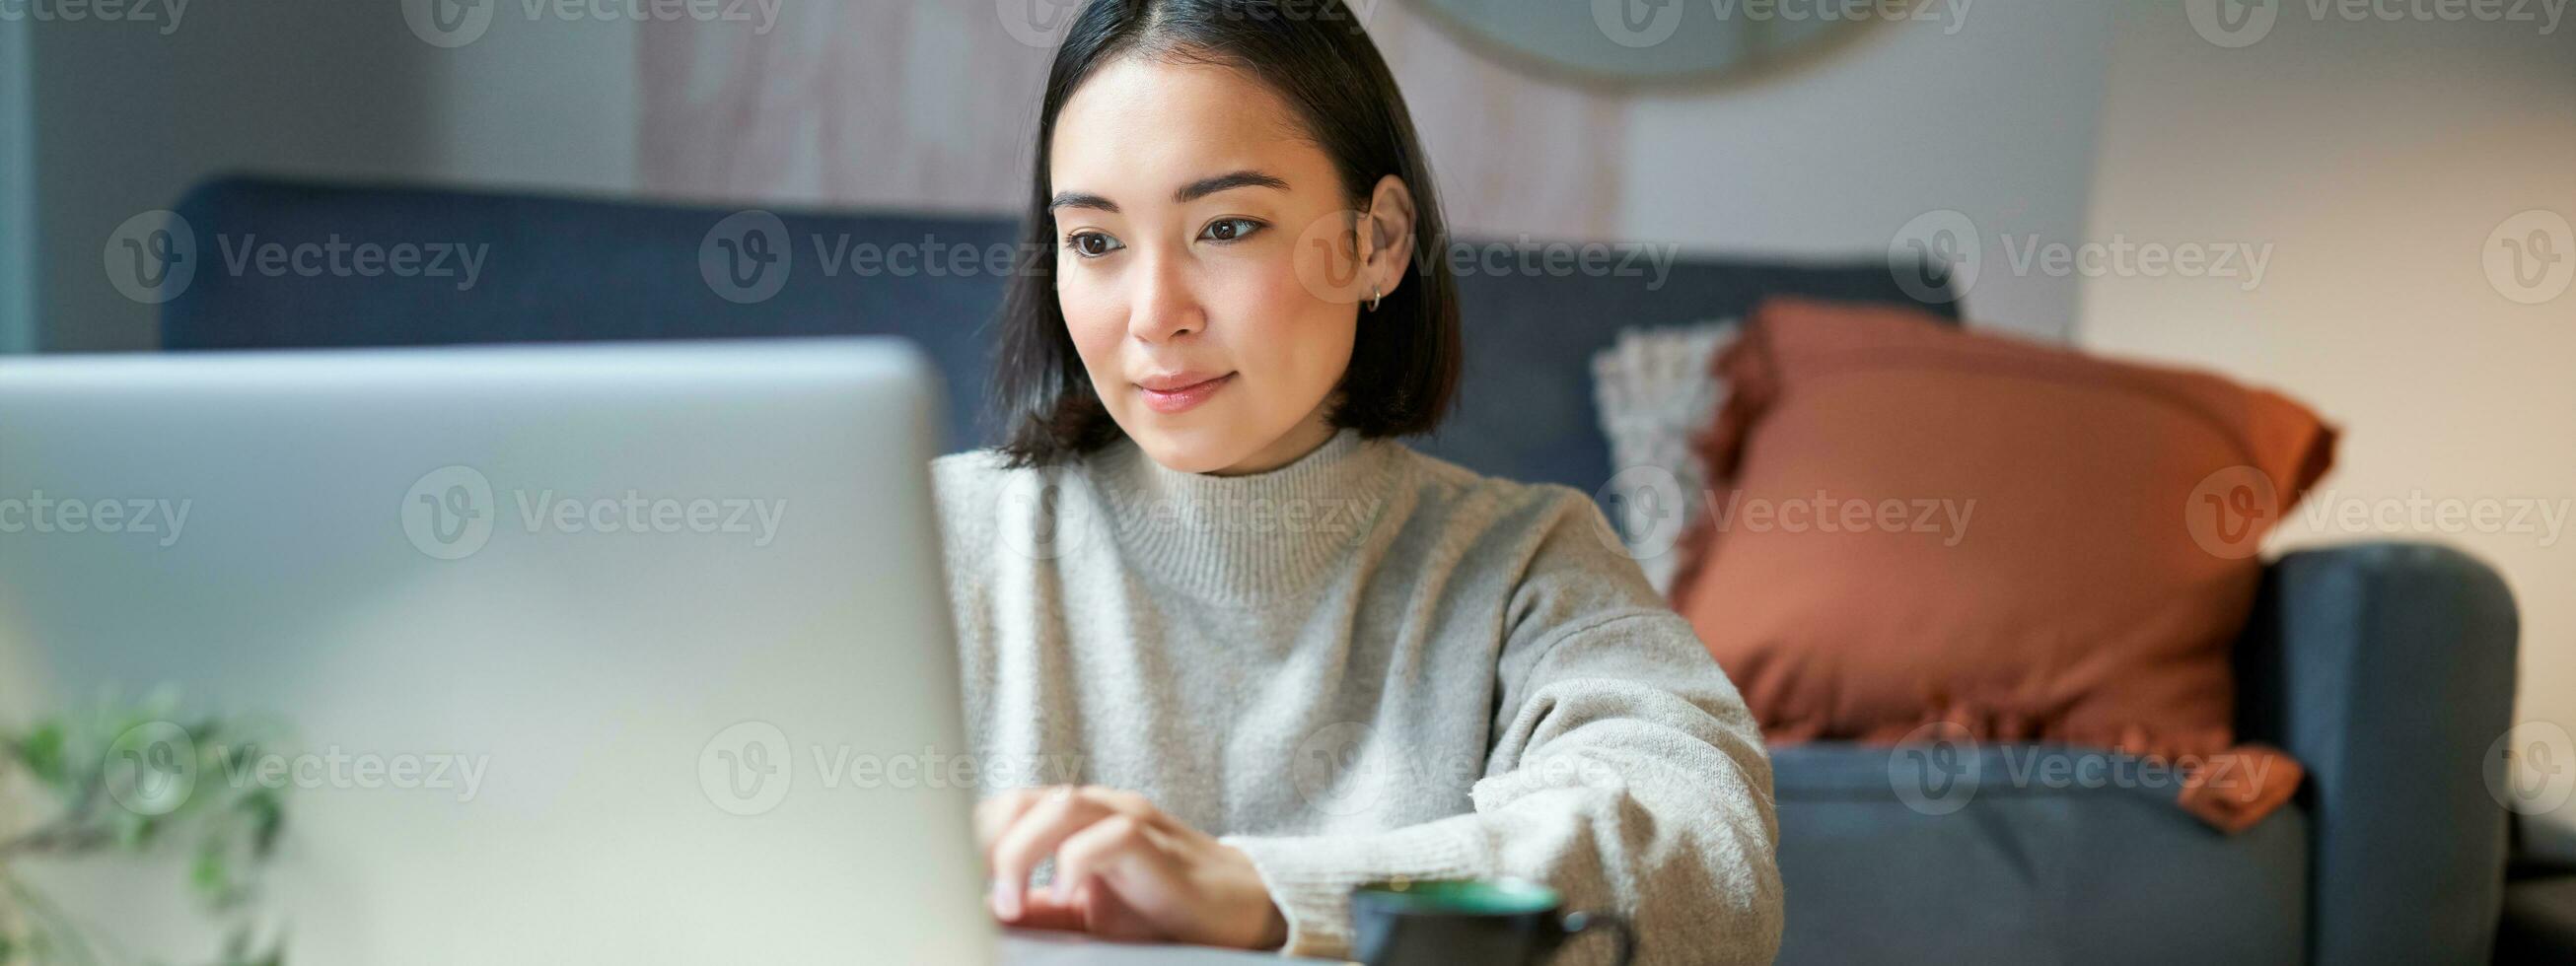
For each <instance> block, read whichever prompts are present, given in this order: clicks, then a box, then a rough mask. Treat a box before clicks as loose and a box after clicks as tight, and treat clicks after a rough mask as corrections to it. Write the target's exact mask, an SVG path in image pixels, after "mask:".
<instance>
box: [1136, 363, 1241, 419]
mask: <svg viewBox="0 0 2576 966" xmlns="http://www.w3.org/2000/svg"><path fill="white" fill-rule="evenodd" d="M1234 375H1235V374H1234V373H1231V372H1229V373H1225V374H1223V375H1210V374H1207V373H1197V372H1176V373H1171V374H1169V375H1160V376H1153V377H1150V378H1145V379H1139V380H1137V381H1136V391H1137V392H1138V393H1140V394H1142V395H1143V396H1144V397H1145V406H1146V407H1147V408H1149V409H1152V410H1153V411H1155V412H1158V413H1162V414H1163V415H1166V416H1171V415H1176V414H1179V413H1185V412H1188V411H1190V410H1192V409H1196V408H1198V405H1199V404H1200V403H1203V402H1206V401H1207V400H1208V397H1210V396H1214V395H1216V394H1217V392H1218V391H1219V390H1222V389H1224V388H1225V387H1227V386H1229V385H1233V384H1234Z"/></svg>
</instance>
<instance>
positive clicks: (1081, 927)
mask: <svg viewBox="0 0 2576 966" xmlns="http://www.w3.org/2000/svg"><path fill="white" fill-rule="evenodd" d="M1005 921H1006V922H1008V923H1010V924H1011V925H1013V926H1016V927H1019V928H1022V929H1063V930H1069V931H1072V932H1088V931H1089V930H1090V928H1091V924H1090V921H1089V917H1088V915H1087V914H1086V913H1085V912H1084V911H1083V907H1082V905H1081V904H1080V903H1073V902H1058V901H1056V900H1055V899H1053V898H1051V897H1048V896H1044V895H1039V894H1031V895H1030V896H1029V898H1028V902H1027V903H1026V904H1025V905H1024V906H1023V907H1022V908H1021V909H1020V914H1019V916H1018V917H1016V918H1012V919H1008V920H1005Z"/></svg>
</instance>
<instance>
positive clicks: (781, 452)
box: [0, 340, 996, 966]
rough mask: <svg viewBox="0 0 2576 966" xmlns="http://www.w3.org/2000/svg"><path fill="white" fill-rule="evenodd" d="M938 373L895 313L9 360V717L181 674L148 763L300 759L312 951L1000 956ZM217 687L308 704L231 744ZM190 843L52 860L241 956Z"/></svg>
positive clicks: (277, 894) (170, 937)
mask: <svg viewBox="0 0 2576 966" xmlns="http://www.w3.org/2000/svg"><path fill="white" fill-rule="evenodd" d="M929 373H930V370H929V368H928V367H927V366H926V365H925V363H924V362H923V361H922V359H921V358H920V357H919V356H918V355H917V354H916V353H915V352H914V351H912V350H911V349H910V348H908V347H907V346H904V345H902V344H900V343H895V342H890V341H875V340H828V341H771V342H760V343H744V344H735V343H698V344H675V345H643V344H638V345H623V346H615V347H531V348H459V349H422V350H382V351H329V352H298V353H244V354H218V355H134V356H115V357H89V358H81V357H62V358H36V359H18V360H7V361H0V720H5V721H6V722H7V723H8V724H11V725H22V724H24V723H25V721H26V720H27V719H28V718H29V717H31V716H33V715H37V714H43V713H47V712H51V711H55V710H59V709H64V708H67V707H73V708H77V707H92V706H95V702H98V701H100V700H101V699H102V696H103V695H105V694H108V693H110V692H114V693H118V694H121V695H122V696H123V697H125V698H127V699H133V698H139V697H142V696H144V695H146V694H148V693H150V692H152V691H153V690H154V689H156V688H162V687H165V686H166V687H168V688H170V689H172V691H171V693H174V694H176V695H178V700H179V701H180V702H181V707H182V708H184V709H185V710H184V712H182V713H176V714H173V715H171V716H170V718H169V719H168V720H157V719H156V721H155V722H154V723H149V724H146V725H145V726H143V727H141V728H138V729H132V730H125V731H123V732H122V733H120V734H119V735H118V736H117V738H116V740H115V742H114V743H113V744H112V746H111V747H110V748H108V749H107V757H106V760H105V764H106V767H107V768H108V771H109V782H108V787H109V788H110V789H111V790H112V792H113V794H114V797H115V798H116V799H117V807H122V808H132V809H140V810H145V811H150V810H156V809H170V808H176V807H179V806H180V805H181V804H183V803H184V802H185V801H186V800H187V796H190V795H207V794H222V793H224V792H225V791H227V790H232V791H239V790H242V789H243V788H245V787H246V786H245V784H244V783H264V784H266V785H267V786H269V787H276V788H280V789H282V790H283V794H284V797H285V801H286V806H287V807H286V814H287V823H286V826H285V834H284V838H283V840H282V844H281V847H280V850H279V853H278V855H277V858H276V861H275V863H274V866H273V871H272V872H271V873H270V876H269V879H268V889H267V891H266V892H265V893H264V894H263V895H261V896H260V898H259V901H258V903H257V905H256V906H255V907H254V908H255V909H258V910H261V912H260V915H263V916H265V917H267V920H268V924H269V925H270V926H271V927H274V928H277V929H282V930H283V931H284V934H285V936H286V937H287V949H288V953H289V955H288V957H287V958H288V960H289V961H291V962H306V963H370V964H394V963H421V964H441V966H446V964H455V963H547V964H556V963H567V962H637V963H693V964H697V963H847V962H887V963H965V964H976V963H985V962H989V961H991V959H992V958H993V956H994V953H995V950H996V935H995V932H996V931H995V930H994V929H993V927H992V926H991V924H990V920H989V918H988V917H987V915H986V913H985V911H984V909H983V906H982V891H983V878H984V877H983V873H982V871H981V869H980V866H979V863H978V862H977V860H976V857H975V855H974V850H973V846H972V841H971V835H972V832H971V829H970V811H971V807H972V802H973V798H974V792H973V789H972V787H971V784H972V782H973V781H978V780H986V776H987V775H988V774H989V772H988V771H985V770H984V769H983V763H980V762H974V761H972V760H971V758H970V757H967V750H968V749H967V748H966V747H965V741H964V729H963V724H962V715H961V713H960V708H959V700H960V699H959V689H958V682H957V665H956V652H955V648H954V645H953V643H952V640H951V630H950V627H949V617H948V609H947V604H946V593H945V584H944V581H943V580H942V579H941V576H940V568H939V558H938V555H937V554H938V543H937V539H936V531H935V529H934V528H935V520H934V518H933V516H932V502H931V495H930V492H929V482H928V470H927V460H928V459H929V458H930V456H931V455H932V454H933V453H934V452H935V442H936V441H935V439H934V432H933V430H932V429H931V427H932V426H934V425H936V424H937V422H938V420H937V419H936V413H937V411H938V406H939V405H940V404H939V402H938V393H937V389H936V386H935V381H934V379H933V378H932V377H931V375H930V374H929ZM204 713H215V714H220V715H223V716H225V718H226V720H232V721H244V720H249V721H259V720H265V721H266V722H267V726H266V727H268V728H269V730H270V731H271V732H272V733H274V734H275V735H276V737H275V739H274V740H273V741H272V742H271V743H269V744H264V745H260V746H258V747H257V748H256V749H253V748H250V747H247V746H244V747H223V748H208V747H202V746H199V745H198V744H197V736H195V735H193V734H191V733H190V731H189V728H190V722H191V721H194V720H197V716H198V715H200V714H204ZM223 741H224V737H223V736H209V742H210V743H213V744H221V743H222V742H223ZM92 753H93V754H95V753H97V750H96V749H92ZM961 761H964V762H967V764H965V765H961V764H959V762H961ZM960 775H965V776H968V778H969V781H968V782H967V783H964V784H961V783H960V782H959V781H958V780H957V777H958V776H960ZM36 814H38V809H36V808H35V807H34V806H33V805H32V803H30V802H28V801H25V800H20V801H15V802H10V803H6V804H0V821H6V820H11V819H16V820H29V819H31V818H32V817H33V816H35V815H36ZM184 863H185V856H173V857H162V858H154V859H149V860H145V861H141V862H126V861H98V860H84V861H79V862H70V863H62V862H55V863H35V864H31V865H27V866H25V868H24V870H23V871H24V872H25V873H27V874H28V875H29V876H30V877H31V878H33V879H34V880H35V881H36V882H37V883H38V884H39V885H40V886H42V887H43V888H45V889H46V890H47V892H48V893H49V894H51V895H52V896H53V897H54V898H56V899H57V900H59V901H60V902H61V904H62V906H63V907H64V910H65V911H66V912H67V913H68V914H69V915H71V916H72V917H73V918H75V919H79V920H83V921H86V922H87V923H89V924H90V925H91V926H92V927H93V928H94V932H93V935H103V936H107V937H110V941H111V942H112V943H114V944H116V945H117V946H118V948H120V949H121V950H123V951H124V952H126V953H129V954H132V955H133V956H134V958H136V959H138V960H140V959H149V958H160V959H164V960H168V961H203V960H206V959H210V958H212V954H213V952H214V950H215V948H216V946H215V943H216V941H217V939H218V938H219V937H218V936H217V934H216V932H215V931H214V927H213V926H212V925H211V924H212V923H214V922H216V921H217V920H210V919H207V918H205V917H202V916H200V915H197V914H196V913H195V912H194V910H193V909H192V907H191V906H190V904H189V901H188V899H187V897H186V895H185V892H184V890H183V889H182V883H183V882H184V877H185V864H184Z"/></svg>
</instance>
